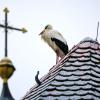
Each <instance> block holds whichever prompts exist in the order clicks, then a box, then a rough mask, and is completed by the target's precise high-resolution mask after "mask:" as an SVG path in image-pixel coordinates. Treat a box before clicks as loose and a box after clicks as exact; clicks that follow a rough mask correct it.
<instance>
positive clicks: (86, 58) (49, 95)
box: [22, 38, 100, 100]
mask: <svg viewBox="0 0 100 100" xmlns="http://www.w3.org/2000/svg"><path fill="white" fill-rule="evenodd" d="M41 81H42V84H41V85H40V86H36V85H35V86H33V87H32V88H31V89H30V90H29V91H28V92H27V93H26V95H25V96H24V97H23V98H22V100H73V99H74V100H80V99H86V100H87V99H95V100H100V44H99V43H98V42H96V41H94V40H92V39H91V38H85V39H84V40H83V41H81V42H80V43H79V44H77V45H76V46H74V47H73V48H72V49H71V50H70V51H69V53H68V54H67V55H66V56H65V57H64V59H62V60H61V61H60V62H59V63H58V64H57V65H55V66H54V67H52V68H51V69H50V70H49V73H47V75H45V76H44V77H42V78H41Z"/></svg>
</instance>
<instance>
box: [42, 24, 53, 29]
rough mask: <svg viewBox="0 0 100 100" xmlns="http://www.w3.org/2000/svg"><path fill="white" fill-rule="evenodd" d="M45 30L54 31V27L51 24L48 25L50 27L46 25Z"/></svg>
mask: <svg viewBox="0 0 100 100" xmlns="http://www.w3.org/2000/svg"><path fill="white" fill-rule="evenodd" d="M44 29H45V30H46V29H48V30H49V29H53V27H52V26H51V25H49V24H48V25H46V26H45V28H44Z"/></svg>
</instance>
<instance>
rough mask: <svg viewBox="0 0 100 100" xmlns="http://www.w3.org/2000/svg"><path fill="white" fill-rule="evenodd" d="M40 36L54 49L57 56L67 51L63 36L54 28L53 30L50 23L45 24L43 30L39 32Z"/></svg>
mask: <svg viewBox="0 0 100 100" xmlns="http://www.w3.org/2000/svg"><path fill="white" fill-rule="evenodd" d="M39 35H41V38H42V39H43V40H44V41H45V42H46V43H47V44H48V45H49V46H50V47H51V48H52V49H53V50H54V51H55V53H56V55H57V58H56V63H58V61H59V57H60V58H63V57H64V56H65V55H66V54H67V53H68V45H67V42H66V40H65V39H64V38H63V36H62V35H61V34H60V33H59V32H58V31H56V30H53V27H52V26H51V25H46V26H45V28H44V30H43V31H42V32H41V33H40V34H39Z"/></svg>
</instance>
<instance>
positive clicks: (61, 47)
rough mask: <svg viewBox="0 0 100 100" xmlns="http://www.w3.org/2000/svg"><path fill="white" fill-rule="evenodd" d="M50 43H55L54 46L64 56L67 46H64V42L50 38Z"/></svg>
mask: <svg viewBox="0 0 100 100" xmlns="http://www.w3.org/2000/svg"><path fill="white" fill-rule="evenodd" d="M51 40H52V41H54V42H55V44H56V45H57V46H58V47H59V48H60V49H61V50H62V51H63V53H64V54H65V55H66V54H67V53H68V45H67V44H65V43H64V42H62V41H60V40H58V39H56V38H51Z"/></svg>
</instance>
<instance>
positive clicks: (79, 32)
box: [0, 0, 100, 100]
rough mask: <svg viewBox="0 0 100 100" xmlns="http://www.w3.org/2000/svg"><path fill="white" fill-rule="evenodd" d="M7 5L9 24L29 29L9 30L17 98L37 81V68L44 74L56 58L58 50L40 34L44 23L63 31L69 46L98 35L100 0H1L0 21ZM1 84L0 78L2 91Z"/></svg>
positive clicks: (0, 39)
mask: <svg viewBox="0 0 100 100" xmlns="http://www.w3.org/2000/svg"><path fill="white" fill-rule="evenodd" d="M5 7H8V9H9V10H10V12H9V14H8V21H9V25H10V26H13V27H18V28H22V27H25V28H26V29H27V30H28V32H27V33H26V34H22V33H21V32H17V31H11V30H10V31H9V36H8V37H9V38H8V46H9V47H8V56H9V58H10V59H11V60H12V62H13V64H14V65H15V68H16V72H15V73H14V74H13V76H12V77H11V78H10V79H9V88H10V91H11V93H12V95H13V96H14V98H15V99H16V100H18V99H19V98H21V97H23V96H24V95H25V93H26V92H27V91H28V90H29V89H30V88H31V87H32V86H33V85H34V84H35V81H34V76H35V75H36V72H37V71H38V70H39V71H40V75H39V77H42V76H43V75H44V74H46V73H47V72H48V71H49V69H50V68H51V67H52V66H53V65H54V64H55V62H56V55H55V53H54V52H53V50H52V49H51V48H50V47H49V46H48V45H47V44H45V43H44V42H43V41H42V40H41V38H40V36H39V35H38V34H39V33H40V32H41V31H42V30H43V28H44V26H45V25H47V24H51V25H52V26H53V27H54V29H55V30H58V31H59V32H61V33H62V35H63V36H64V37H65V39H66V41H67V42H68V45H69V48H70V49H71V48H72V47H73V46H74V45H76V44H77V43H79V42H80V41H81V40H82V39H84V38H85V37H91V38H93V39H95V38H96V31H97V22H98V21H100V0H0V23H1V24H3V23H4V12H3V9H4V8H5ZM98 41H99V42H100V29H99V37H98ZM3 57H4V30H3V29H1V28H0V59H2V58H3ZM1 88H2V80H1V79H0V93H1V90H2V89H1Z"/></svg>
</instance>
